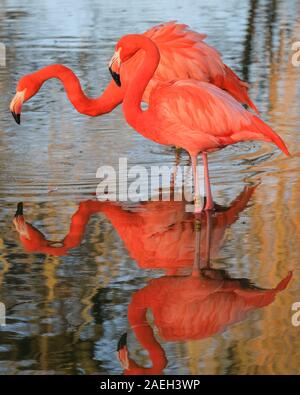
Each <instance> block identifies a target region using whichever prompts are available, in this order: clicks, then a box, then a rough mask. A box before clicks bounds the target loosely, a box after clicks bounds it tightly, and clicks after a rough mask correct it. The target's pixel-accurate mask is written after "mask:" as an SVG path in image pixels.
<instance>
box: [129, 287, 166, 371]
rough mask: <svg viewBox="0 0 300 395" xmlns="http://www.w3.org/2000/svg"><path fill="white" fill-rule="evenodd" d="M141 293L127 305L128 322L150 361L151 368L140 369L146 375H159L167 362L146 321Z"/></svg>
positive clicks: (145, 311) (142, 294) (143, 299)
mask: <svg viewBox="0 0 300 395" xmlns="http://www.w3.org/2000/svg"><path fill="white" fill-rule="evenodd" d="M143 291H144V290H141V291H139V292H137V293H136V294H135V295H134V297H133V300H132V302H131V303H130V304H129V306H128V321H129V323H130V326H131V328H132V330H133V332H134V334H135V336H136V338H137V340H138V341H139V343H140V344H141V345H142V346H143V348H144V349H146V350H147V351H148V354H149V357H150V359H151V361H152V367H151V368H142V369H143V370H144V371H145V373H148V374H150V373H155V374H161V372H162V371H163V369H164V368H165V367H166V365H167V362H168V361H167V358H166V354H165V352H164V350H163V348H162V347H161V345H160V344H159V342H158V341H157V340H156V338H155V336H154V333H153V329H152V327H151V326H150V325H149V323H148V321H147V317H146V313H147V306H146V305H145V299H146V296H145V293H144V292H143ZM136 366H138V365H136Z"/></svg>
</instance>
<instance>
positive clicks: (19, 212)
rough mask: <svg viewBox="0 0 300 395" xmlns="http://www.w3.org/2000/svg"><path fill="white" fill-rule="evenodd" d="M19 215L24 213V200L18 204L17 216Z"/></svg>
mask: <svg viewBox="0 0 300 395" xmlns="http://www.w3.org/2000/svg"><path fill="white" fill-rule="evenodd" d="M19 215H23V202H20V203H18V206H17V211H16V214H15V217H18V216H19Z"/></svg>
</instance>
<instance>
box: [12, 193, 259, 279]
mask: <svg viewBox="0 0 300 395" xmlns="http://www.w3.org/2000/svg"><path fill="white" fill-rule="evenodd" d="M254 189H255V187H246V188H245V189H244V191H243V192H242V193H241V194H240V195H239V196H238V197H237V198H236V199H235V200H234V201H233V202H232V203H231V204H230V207H228V208H225V207H223V208H221V207H220V208H219V212H217V211H216V212H215V213H214V215H213V217H212V223H213V231H212V236H211V245H212V251H211V254H212V255H215V254H216V253H217V251H218V244H219V243H220V241H221V240H222V239H223V235H224V231H225V229H226V227H227V226H230V225H231V224H232V223H233V222H235V220H236V219H237V218H238V214H239V212H240V211H242V210H243V209H244V208H245V207H246V205H247V203H248V201H249V199H250V197H251V196H252V194H253V192H254ZM185 205H186V202H185V201H182V202H180V201H174V200H171V201H161V202H155V201H150V202H145V203H142V204H140V205H139V206H138V207H137V208H138V210H134V211H132V210H125V209H124V208H122V207H121V206H119V205H117V204H115V203H111V202H99V201H95V200H86V201H83V202H81V203H80V205H79V207H78V209H77V211H76V212H75V213H74V214H73V216H72V218H71V223H70V229H69V232H68V234H67V235H66V236H65V237H64V239H63V240H61V241H59V242H55V241H50V240H47V239H46V238H45V236H44V235H43V234H42V233H41V232H40V231H39V230H38V229H36V228H35V227H34V226H33V225H31V224H30V223H28V222H26V220H25V218H24V215H23V205H22V203H19V204H18V208H17V211H16V215H15V217H14V219H13V222H14V225H15V227H16V230H17V231H18V233H19V237H20V241H21V243H22V245H23V247H24V249H25V250H26V251H28V252H40V253H44V254H49V255H56V256H59V255H66V254H67V253H68V251H69V250H70V249H72V248H75V247H76V246H78V245H79V244H80V242H81V240H82V238H83V236H84V231H85V228H86V225H87V223H88V221H89V219H90V217H91V215H93V214H96V213H103V214H104V215H105V216H106V217H107V219H109V221H110V222H111V223H112V225H113V227H114V228H115V229H116V231H117V232H118V234H119V235H120V237H121V239H122V240H123V242H124V244H125V246H126V248H127V250H128V251H129V254H130V255H131V257H132V258H133V259H134V260H136V262H137V263H138V265H139V267H141V268H162V267H163V268H164V269H165V270H167V271H168V273H171V272H172V273H174V272H177V271H178V270H181V269H183V268H187V267H192V265H193V261H194V233H195V226H194V216H193V214H191V213H187V212H185ZM203 221H204V222H205V221H206V219H205V218H204V219H203ZM137 234H138V235H139V237H136V235H137ZM204 254H205V253H204ZM203 256H204V255H203Z"/></svg>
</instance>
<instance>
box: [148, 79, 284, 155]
mask: <svg viewBox="0 0 300 395" xmlns="http://www.w3.org/2000/svg"><path fill="white" fill-rule="evenodd" d="M149 103H150V106H149V108H150V112H151V116H152V117H153V119H154V125H153V123H152V124H151V128H152V130H154V131H155V132H154V134H153V140H155V141H156V142H159V143H161V144H167V145H176V146H179V147H182V148H184V149H186V150H187V151H188V152H189V153H191V154H198V153H199V152H203V151H212V150H215V149H219V148H223V147H225V146H226V145H230V144H235V143H237V142H239V141H246V140H263V141H267V142H273V143H275V144H276V145H277V146H278V147H279V148H280V149H281V150H282V151H283V152H284V153H286V154H288V151H287V149H286V147H285V144H284V143H283V141H282V140H281V138H280V137H279V136H278V135H277V134H276V133H275V132H274V131H273V130H272V129H271V128H270V127H269V126H268V125H266V124H265V123H264V122H263V121H261V120H260V119H259V118H258V117H257V116H255V115H253V114H252V113H250V112H249V111H247V110H245V109H244V107H243V106H242V105H241V104H240V103H238V102H237V101H236V100H235V99H234V98H233V97H232V96H230V95H229V94H228V93H227V92H225V91H223V90H221V89H219V88H218V87H216V86H214V85H212V84H209V83H207V82H201V81H196V80H192V79H189V80H179V81H174V82H167V83H161V84H160V85H157V86H156V87H155V88H154V89H153V90H152V92H151V94H150V100H149ZM153 126H154V127H153Z"/></svg>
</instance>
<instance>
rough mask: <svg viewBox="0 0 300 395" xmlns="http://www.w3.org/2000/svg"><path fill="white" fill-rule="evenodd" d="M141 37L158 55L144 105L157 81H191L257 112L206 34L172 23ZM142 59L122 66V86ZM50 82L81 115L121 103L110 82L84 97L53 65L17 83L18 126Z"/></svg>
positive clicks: (15, 112) (75, 82) (74, 81)
mask: <svg viewBox="0 0 300 395" xmlns="http://www.w3.org/2000/svg"><path fill="white" fill-rule="evenodd" d="M143 34H144V36H145V37H149V38H151V39H152V40H153V41H154V42H155V43H156V45H157V46H158V48H159V51H160V54H161V62H160V65H159V67H158V68H157V70H156V73H155V75H154V76H153V78H152V79H151V81H150V83H149V85H148V87H147V89H146V91H145V92H144V96H143V100H144V101H145V102H148V100H149V94H150V92H151V90H152V89H153V87H154V86H155V85H156V83H157V82H159V81H168V80H172V79H175V78H180V79H182V78H194V79H196V80H199V81H207V82H211V83H212V84H215V85H217V86H219V87H220V88H221V89H224V90H226V91H227V92H229V93H230V94H231V95H232V96H233V97H235V98H236V99H237V100H238V101H240V102H241V103H243V104H247V105H248V106H249V107H250V108H252V109H253V110H254V111H255V112H258V110H257V108H256V107H255V105H254V104H253V102H252V101H251V99H250V98H249V96H248V84H247V83H245V82H244V81H242V80H241V79H240V78H239V77H238V76H237V75H236V74H235V73H234V72H233V71H232V70H231V69H230V68H229V67H228V66H226V64H224V63H223V61H222V58H221V55H220V54H219V52H218V51H217V50H215V49H214V48H213V47H211V46H209V45H208V44H206V43H205V42H204V39H205V38H206V35H205V34H201V33H197V32H195V31H193V30H191V29H190V28H189V27H188V26H187V25H184V24H179V23H175V22H168V23H163V24H160V25H157V26H154V27H153V28H151V29H149V30H147V31H146V32H145V33H143ZM142 58H143V54H142V51H139V52H138V53H136V54H135V56H134V57H133V58H131V59H130V61H128V62H126V64H124V65H123V68H122V82H123V84H124V83H125V82H126V81H129V80H130V75H132V74H133V73H134V72H135V70H136V68H137V67H138V65H139V63H140V62H141V60H142ZM50 78H58V79H59V80H60V81H61V82H62V84H63V85H64V88H65V91H66V93H67V95H68V98H69V100H70V102H71V103H72V104H73V106H74V107H75V109H76V110H77V111H78V112H80V113H82V114H86V115H89V116H93V117H95V116H99V115H101V114H105V113H108V112H110V111H112V110H113V109H114V108H115V107H116V106H117V105H119V104H120V103H121V102H122V100H123V96H124V90H123V89H122V88H120V87H117V86H116V85H115V84H114V83H113V81H112V82H110V83H109V85H108V86H107V88H106V89H105V91H104V92H103V93H102V95H100V96H99V97H98V98H95V99H92V98H89V97H87V96H86V95H85V94H84V92H83V90H82V88H81V85H80V82H79V80H78V78H77V77H76V75H75V74H74V73H73V71H72V70H70V69H69V68H68V67H66V66H64V65H61V64H53V65H50V66H46V67H44V68H42V69H40V70H38V71H36V72H34V73H32V74H29V75H26V76H24V77H22V78H21V79H20V80H19V82H18V85H17V89H16V95H15V97H14V98H13V100H12V101H11V104H10V110H11V112H12V114H13V116H14V118H15V120H16V122H17V123H20V119H21V118H20V117H21V109H22V105H23V103H24V102H26V101H28V100H29V99H30V98H31V97H32V96H34V95H35V94H36V93H37V92H38V91H39V89H40V88H41V86H42V85H43V83H44V82H45V81H47V80H49V79H50Z"/></svg>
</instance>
